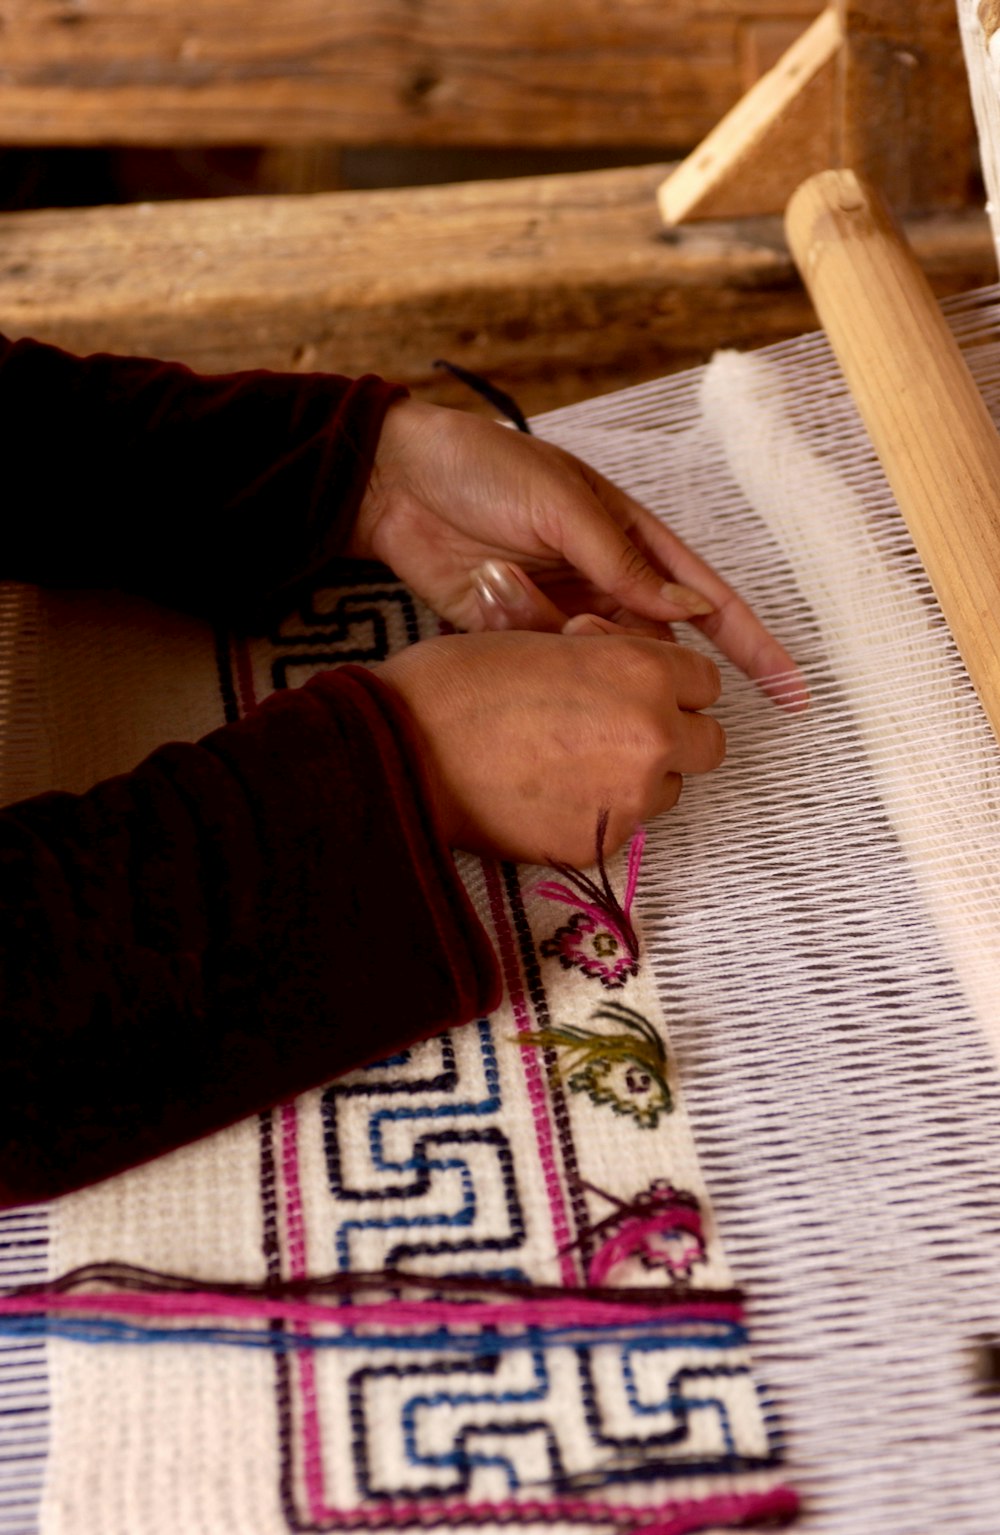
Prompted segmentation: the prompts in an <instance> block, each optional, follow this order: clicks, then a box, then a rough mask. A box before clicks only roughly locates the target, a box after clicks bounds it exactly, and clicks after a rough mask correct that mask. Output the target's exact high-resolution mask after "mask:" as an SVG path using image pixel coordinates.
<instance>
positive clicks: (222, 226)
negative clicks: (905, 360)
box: [0, 165, 996, 411]
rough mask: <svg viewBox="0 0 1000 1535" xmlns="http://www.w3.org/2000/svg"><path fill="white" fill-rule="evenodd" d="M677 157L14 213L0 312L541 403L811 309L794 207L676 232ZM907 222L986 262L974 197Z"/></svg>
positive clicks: (47, 326)
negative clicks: (447, 181) (789, 225)
mask: <svg viewBox="0 0 1000 1535" xmlns="http://www.w3.org/2000/svg"><path fill="white" fill-rule="evenodd" d="M665 169H666V167H664V166H662V165H652V166H642V167H637V168H628V169H625V170H614V171H592V172H583V173H579V174H575V175H564V176H538V177H524V178H519V179H516V180H511V181H495V182H466V183H463V184H461V185H458V186H450V187H424V188H417V189H411V190H404V191H392V192H335V193H330V194H325V193H324V194H318V195H313V196H308V197H248V198H226V199H224V200H213V199H209V200H204V201H197V202H169V203H152V204H140V205H137V206H135V207H124V208H93V209H83V208H80V209H71V210H53V211H45V212H33V213H12V214H3V215H0V331H2V332H3V334H4V335H7V336H10V337H12V338H16V337H18V336H36V337H38V338H39V339H40V340H43V341H50V342H53V343H54V344H55V345H57V346H63V347H66V348H68V349H69V350H70V351H77V352H91V351H116V352H138V353H147V354H151V355H153V356H165V357H172V358H176V359H178V360H179V361H181V362H186V363H188V364H190V366H192V367H194V368H198V369H200V370H202V371H205V372H228V371H229V370H231V369H236V368H251V367H261V368H276V369H293V370H294V369H303V370H313V369H326V370H329V371H331V372H338V373H364V372H366V371H369V370H371V371H374V372H377V373H384V374H387V375H389V376H390V377H393V378H399V379H401V380H403V381H404V382H405V383H407V384H408V385H409V386H410V387H411V388H412V389H414V390H416V391H417V392H418V393H419V394H420V395H421V396H422V397H423V398H425V399H431V400H437V401H439V402H440V403H443V404H453V405H461V406H464V407H466V408H467V407H468V406H469V404H470V396H469V391H468V390H467V389H466V388H464V386H461V385H458V384H456V383H455V382H454V380H449V379H447V378H445V377H444V376H443V375H442V374H441V372H440V371H435V370H434V368H433V366H432V364H433V362H434V359H435V358H437V357H447V358H448V359H449V360H450V361H453V362H457V363H459V364H463V365H464V366H465V367H468V368H472V369H473V370H475V371H477V372H480V373H487V374H489V376H490V377H491V378H493V379H494V380H495V381H496V382H497V383H498V384H500V386H501V387H502V388H507V389H509V390H510V391H511V392H512V393H514V394H515V395H516V396H517V398H518V399H519V400H520V401H521V403H522V405H523V406H524V408H525V409H527V410H529V411H538V410H546V409H549V408H550V407H553V406H556V405H565V404H570V403H572V402H574V401H576V400H582V399H585V398H587V396H588V395H592V394H595V393H600V392H606V391H608V390H610V389H615V388H619V387H622V386H624V385H626V384H631V383H640V382H642V381H644V380H646V379H650V378H657V377H659V376H660V375H661V374H663V373H664V372H669V371H671V370H674V369H677V368H681V367H689V366H691V365H693V364H695V363H699V362H704V361H706V360H707V358H708V357H709V356H710V355H711V353H712V352H713V351H714V350H715V349H716V348H717V347H720V346H755V345H761V344H763V343H765V342H768V341H777V340H780V339H783V338H784V337H786V336H792V335H797V334H800V333H801V332H802V331H803V330H808V329H810V328H811V327H812V326H813V325H814V324H815V318H814V315H813V311H812V306H811V305H810V303H809V300H808V298H807V296H806V294H805V292H804V291H803V289H802V285H801V283H800V282H799V279H798V275H797V273H796V271H795V266H794V263H793V262H792V259H791V257H790V255H789V253H788V250H787V248H786V246H785V242H784V237H783V235H782V232H781V224H780V221H779V220H777V219H762V220H747V221H744V222H742V223H740V224H703V225H699V226H698V227H697V228H693V229H684V230H679V231H678V232H677V233H676V234H672V235H670V236H664V234H663V231H662V230H661V228H660V224H659V220H658V218H657V213H656V206H655V189H656V186H657V184H658V182H659V180H660V179H661V178H662V176H663V173H664V170H665ZM907 230H908V233H909V236H910V239H911V240H912V241H913V243H914V246H915V248H916V250H917V252H918V256H919V259H920V261H921V263H922V264H923V265H924V267H925V269H926V270H927V271H928V273H929V274H930V277H931V280H932V282H933V284H934V287H935V290H936V291H937V292H938V293H939V294H941V295H944V294H948V293H956V292H961V291H963V290H965V289H968V288H975V287H979V286H981V285H982V284H983V283H986V282H990V281H992V279H993V276H994V274H995V270H996V258H995V256H994V252H993V242H992V239H991V237H990V231H989V224H988V221H987V219H986V217H985V215H984V214H983V213H982V211H981V210H979V209H975V210H973V209H969V210H965V211H964V212H962V213H957V214H954V213H953V214H942V215H938V216H935V217H933V218H929V219H918V220H915V221H912V222H911V223H908V225H907Z"/></svg>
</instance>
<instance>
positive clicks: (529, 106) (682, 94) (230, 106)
mask: <svg viewBox="0 0 1000 1535" xmlns="http://www.w3.org/2000/svg"><path fill="white" fill-rule="evenodd" d="M821 8H822V5H821V0H613V3H608V0H562V3H561V4H559V5H555V4H553V3H552V0H517V4H513V5H512V4H510V3H507V0H365V3H359V0H280V4H274V5H266V4H261V3H260V0H0V141H3V142H6V143H8V144H43V143H48V144H93V143H101V142H104V143H118V144H121V143H127V144H169V145H179V144H183V143H210V144H211V143H214V144H224V143H229V144H232V143H250V144H259V143H278V142H294V141H302V140H306V141H324V140H325V141H328V142H331V143H339V144H356V143H365V144H368V143H386V144H401V143H405V144H415V143H436V144H441V143H459V144H483V145H486V144H522V145H561V146H569V145H588V146H594V145H607V144H616V145H623V144H641V145H660V146H663V147H664V149H671V150H683V149H687V148H689V147H690V146H691V145H693V144H695V143H696V142H697V141H698V140H699V139H700V138H701V137H702V136H703V135H704V134H705V133H706V132H707V131H708V129H709V128H710V127H711V126H712V124H713V123H714V122H716V121H717V120H718V118H719V117H721V115H722V114H723V112H725V111H726V110H727V108H728V107H729V106H731V105H732V103H733V102H734V101H735V100H736V99H737V98H738V97H739V96H740V95H741V94H742V92H743V91H744V90H745V89H746V88H747V86H748V85H749V84H750V83H751V82H752V80H754V79H755V78H756V77H757V75H759V74H760V72H761V70H762V69H763V68H766V67H767V66H768V65H769V64H770V63H771V62H773V60H774V58H775V57H776V56H777V54H778V53H780V51H781V49H782V48H783V47H785V46H786V45H787V44H788V43H789V42H790V41H791V39H792V38H793V37H794V36H795V34H796V32H798V31H800V30H801V29H802V28H803V27H804V26H805V25H807V24H808V22H809V21H810V20H812V18H813V17H814V16H815V15H816V14H817V13H818V11H819V10H820V9H821Z"/></svg>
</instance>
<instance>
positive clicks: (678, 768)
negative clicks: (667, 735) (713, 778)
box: [671, 713, 726, 773]
mask: <svg viewBox="0 0 1000 1535" xmlns="http://www.w3.org/2000/svg"><path fill="white" fill-rule="evenodd" d="M725 756H726V732H725V731H724V730H723V728H722V726H721V725H720V724H719V722H718V720H717V719H715V717H714V716H713V715H711V714H687V713H685V714H682V715H681V717H680V721H679V722H678V724H677V727H676V731H675V746H674V751H673V757H672V762H671V769H672V770H673V771H675V772H678V773H714V772H715V770H716V768H717V767H720V766H721V764H722V763H723V762H724V761H725Z"/></svg>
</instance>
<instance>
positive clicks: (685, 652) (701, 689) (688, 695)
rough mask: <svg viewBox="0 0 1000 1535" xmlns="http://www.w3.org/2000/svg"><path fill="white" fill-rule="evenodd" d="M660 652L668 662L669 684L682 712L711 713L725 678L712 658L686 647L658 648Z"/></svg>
mask: <svg viewBox="0 0 1000 1535" xmlns="http://www.w3.org/2000/svg"><path fill="white" fill-rule="evenodd" d="M657 649H658V650H659V651H660V654H661V655H662V657H663V659H664V661H668V662H669V667H670V682H671V685H672V687H673V694H674V699H675V700H676V703H677V707H678V708H679V709H708V708H711V706H712V704H714V703H716V702H718V699H719V695H720V694H721V692H722V676H721V674H720V672H719V668H718V667H717V666H716V664H715V662H714V661H713V660H712V659H711V657H710V656H703V655H702V654H701V652H700V651H697V650H689V649H688V648H687V646H686V645H658V646H657Z"/></svg>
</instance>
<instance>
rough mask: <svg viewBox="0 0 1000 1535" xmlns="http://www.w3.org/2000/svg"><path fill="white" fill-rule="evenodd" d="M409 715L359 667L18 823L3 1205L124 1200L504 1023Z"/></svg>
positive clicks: (10, 921) (11, 836) (7, 947)
mask: <svg viewBox="0 0 1000 1535" xmlns="http://www.w3.org/2000/svg"><path fill="white" fill-rule="evenodd" d="M414 760H415V757H414V748H413V746H412V744H411V742H410V740H409V727H408V723H407V719H406V716H405V711H404V708H403V705H402V703H401V701H400V700H398V698H397V696H396V695H395V693H394V692H393V691H392V690H391V689H390V688H388V687H386V686H385V685H383V684H382V683H381V682H379V681H378V680H377V679H376V678H375V677H373V676H372V675H371V674H370V673H367V672H365V671H364V670H362V669H361V668H358V667H353V666H348V667H343V668H341V669H339V670H338V671H335V672H326V673H323V674H322V675H320V676H319V677H317V678H315V679H314V680H313V681H312V682H310V683H309V684H308V685H307V686H306V687H304V688H301V689H298V690H295V691H292V692H286V693H280V694H276V695H274V697H272V698H271V699H269V700H268V701H267V702H266V703H265V704H264V705H263V706H262V707H261V708H260V709H259V710H258V711H257V712H256V713H254V714H253V715H251V716H249V717H248V718H247V719H245V720H243V721H241V722H239V723H238V724H235V725H230V726H227V727H225V728H224V729H222V730H218V731H216V732H214V734H212V735H210V736H207V737H206V738H205V739H204V740H203V741H201V742H199V743H198V744H197V745H169V746H164V747H162V748H161V749H160V750H159V751H157V752H155V753H154V754H153V755H152V756H151V757H149V758H147V760H146V761H145V762H144V763H143V764H142V765H141V766H140V767H139V768H137V769H136V771H135V772H133V773H131V774H129V775H127V776H126V777H122V778H117V779H112V780H109V781H108V782H106V783H103V784H100V785H99V786H98V787H97V788H95V789H93V790H92V791H91V792H90V793H88V794H85V795H82V796H72V795H67V794H49V795H44V796H41V797H40V798H38V799H34V800H29V801H26V802H24V803H22V804H20V805H16V806H13V807H11V808H10V809H8V810H6V811H4V812H2V813H0V870H2V880H3V886H2V893H0V903H2V909H3V912H4V923H3V937H2V943H3V948H4V953H3V956H2V965H0V1016H2V1017H3V1020H4V1026H3V1029H2V1031H0V1083H2V1088H0V1094H2V1109H3V1112H2V1117H0V1201H2V1202H3V1203H7V1204H11V1203H20V1202H23V1201H27V1200H33V1199H39V1198H45V1197H48V1196H51V1195H54V1194H58V1193H61V1192H64V1191H66V1190H69V1189H72V1188H75V1187H78V1186H80V1185H82V1184H85V1183H89V1182H91V1181H93V1180H95V1179H98V1178H102V1177H104V1176H106V1175H107V1174H109V1173H113V1172H116V1171H119V1170H120V1169H122V1168H125V1167H128V1166H131V1165H133V1164H135V1163H137V1162H141V1161H144V1160H146V1159H148V1158H150V1157H153V1156H155V1155H157V1154H158V1153H160V1152H163V1151H166V1150H168V1149H170V1148H171V1147H175V1146H178V1145H181V1144H182V1143H184V1142H187V1141H190V1140H193V1139H195V1138H196V1137H198V1136H201V1135H204V1134H205V1133H207V1132H209V1131H211V1130H214V1129H217V1128H220V1127H221V1126H223V1125H226V1124H228V1123H230V1122H232V1121H234V1120H236V1119H238V1118H241V1117H242V1116H244V1115H246V1114H249V1113H251V1112H253V1111H255V1110H258V1109H262V1108H264V1107H265V1106H268V1105H270V1104H273V1103H275V1102H277V1101H279V1100H281V1099H283V1098H287V1097H289V1096H291V1095H293V1094H295V1093H297V1092H300V1091H302V1090H304V1089H306V1088H309V1087H313V1086H315V1085H317V1084H319V1083H321V1082H323V1081H325V1080H327V1079H328V1078H331V1077H333V1076H335V1075H336V1074H337V1073H339V1072H343V1071H346V1070H348V1069H349V1068H351V1067H354V1066H358V1065H360V1064H362V1063H363V1062H366V1061H370V1060H372V1059H375V1058H378V1057H380V1056H383V1055H385V1054H387V1053H389V1052H392V1051H395V1050H397V1049H399V1048H400V1047H402V1046H404V1045H407V1044H410V1043H412V1042H414V1041H415V1040H417V1039H420V1038H421V1037H424V1036H426V1035H427V1034H429V1033H432V1032H434V1031H436V1030H438V1029H441V1028H444V1027H446V1026H448V1025H450V1024H459V1023H462V1022H464V1021H465V1020H467V1019H469V1018H470V1017H474V1016H476V1015H477V1014H478V1013H479V1012H482V1011H485V1010H489V1009H490V1008H492V1007H493V1006H495V1005H496V1001H497V994H498V977H497V967H496V961H495V959H494V956H493V953H492V950H491V948H490V946H489V943H488V941H487V939H486V936H485V934H484V932H483V930H482V928H481V927H480V925H479V923H478V921H477V920H476V917H475V914H474V912H473V910H472V908H471V906H470V905H469V902H468V898H467V896H466V894H465V891H464V888H463V887H462V885H461V882H460V880H459V879H458V876H457V874H456V872H455V869H454V865H453V864H452V861H451V858H450V855H449V853H448V851H447V849H446V848H445V847H444V846H443V845H442V843H441V841H440V838H439V837H438V834H437V832H436V830H435V828H434V825H433V822H432V819H431V816H430V811H429V809H428V801H427V799H426V796H425V793H424V790H423V786H422V784H421V782H420V780H419V776H418V777H417V779H416V780H415V778H414V768H413V762H414Z"/></svg>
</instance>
